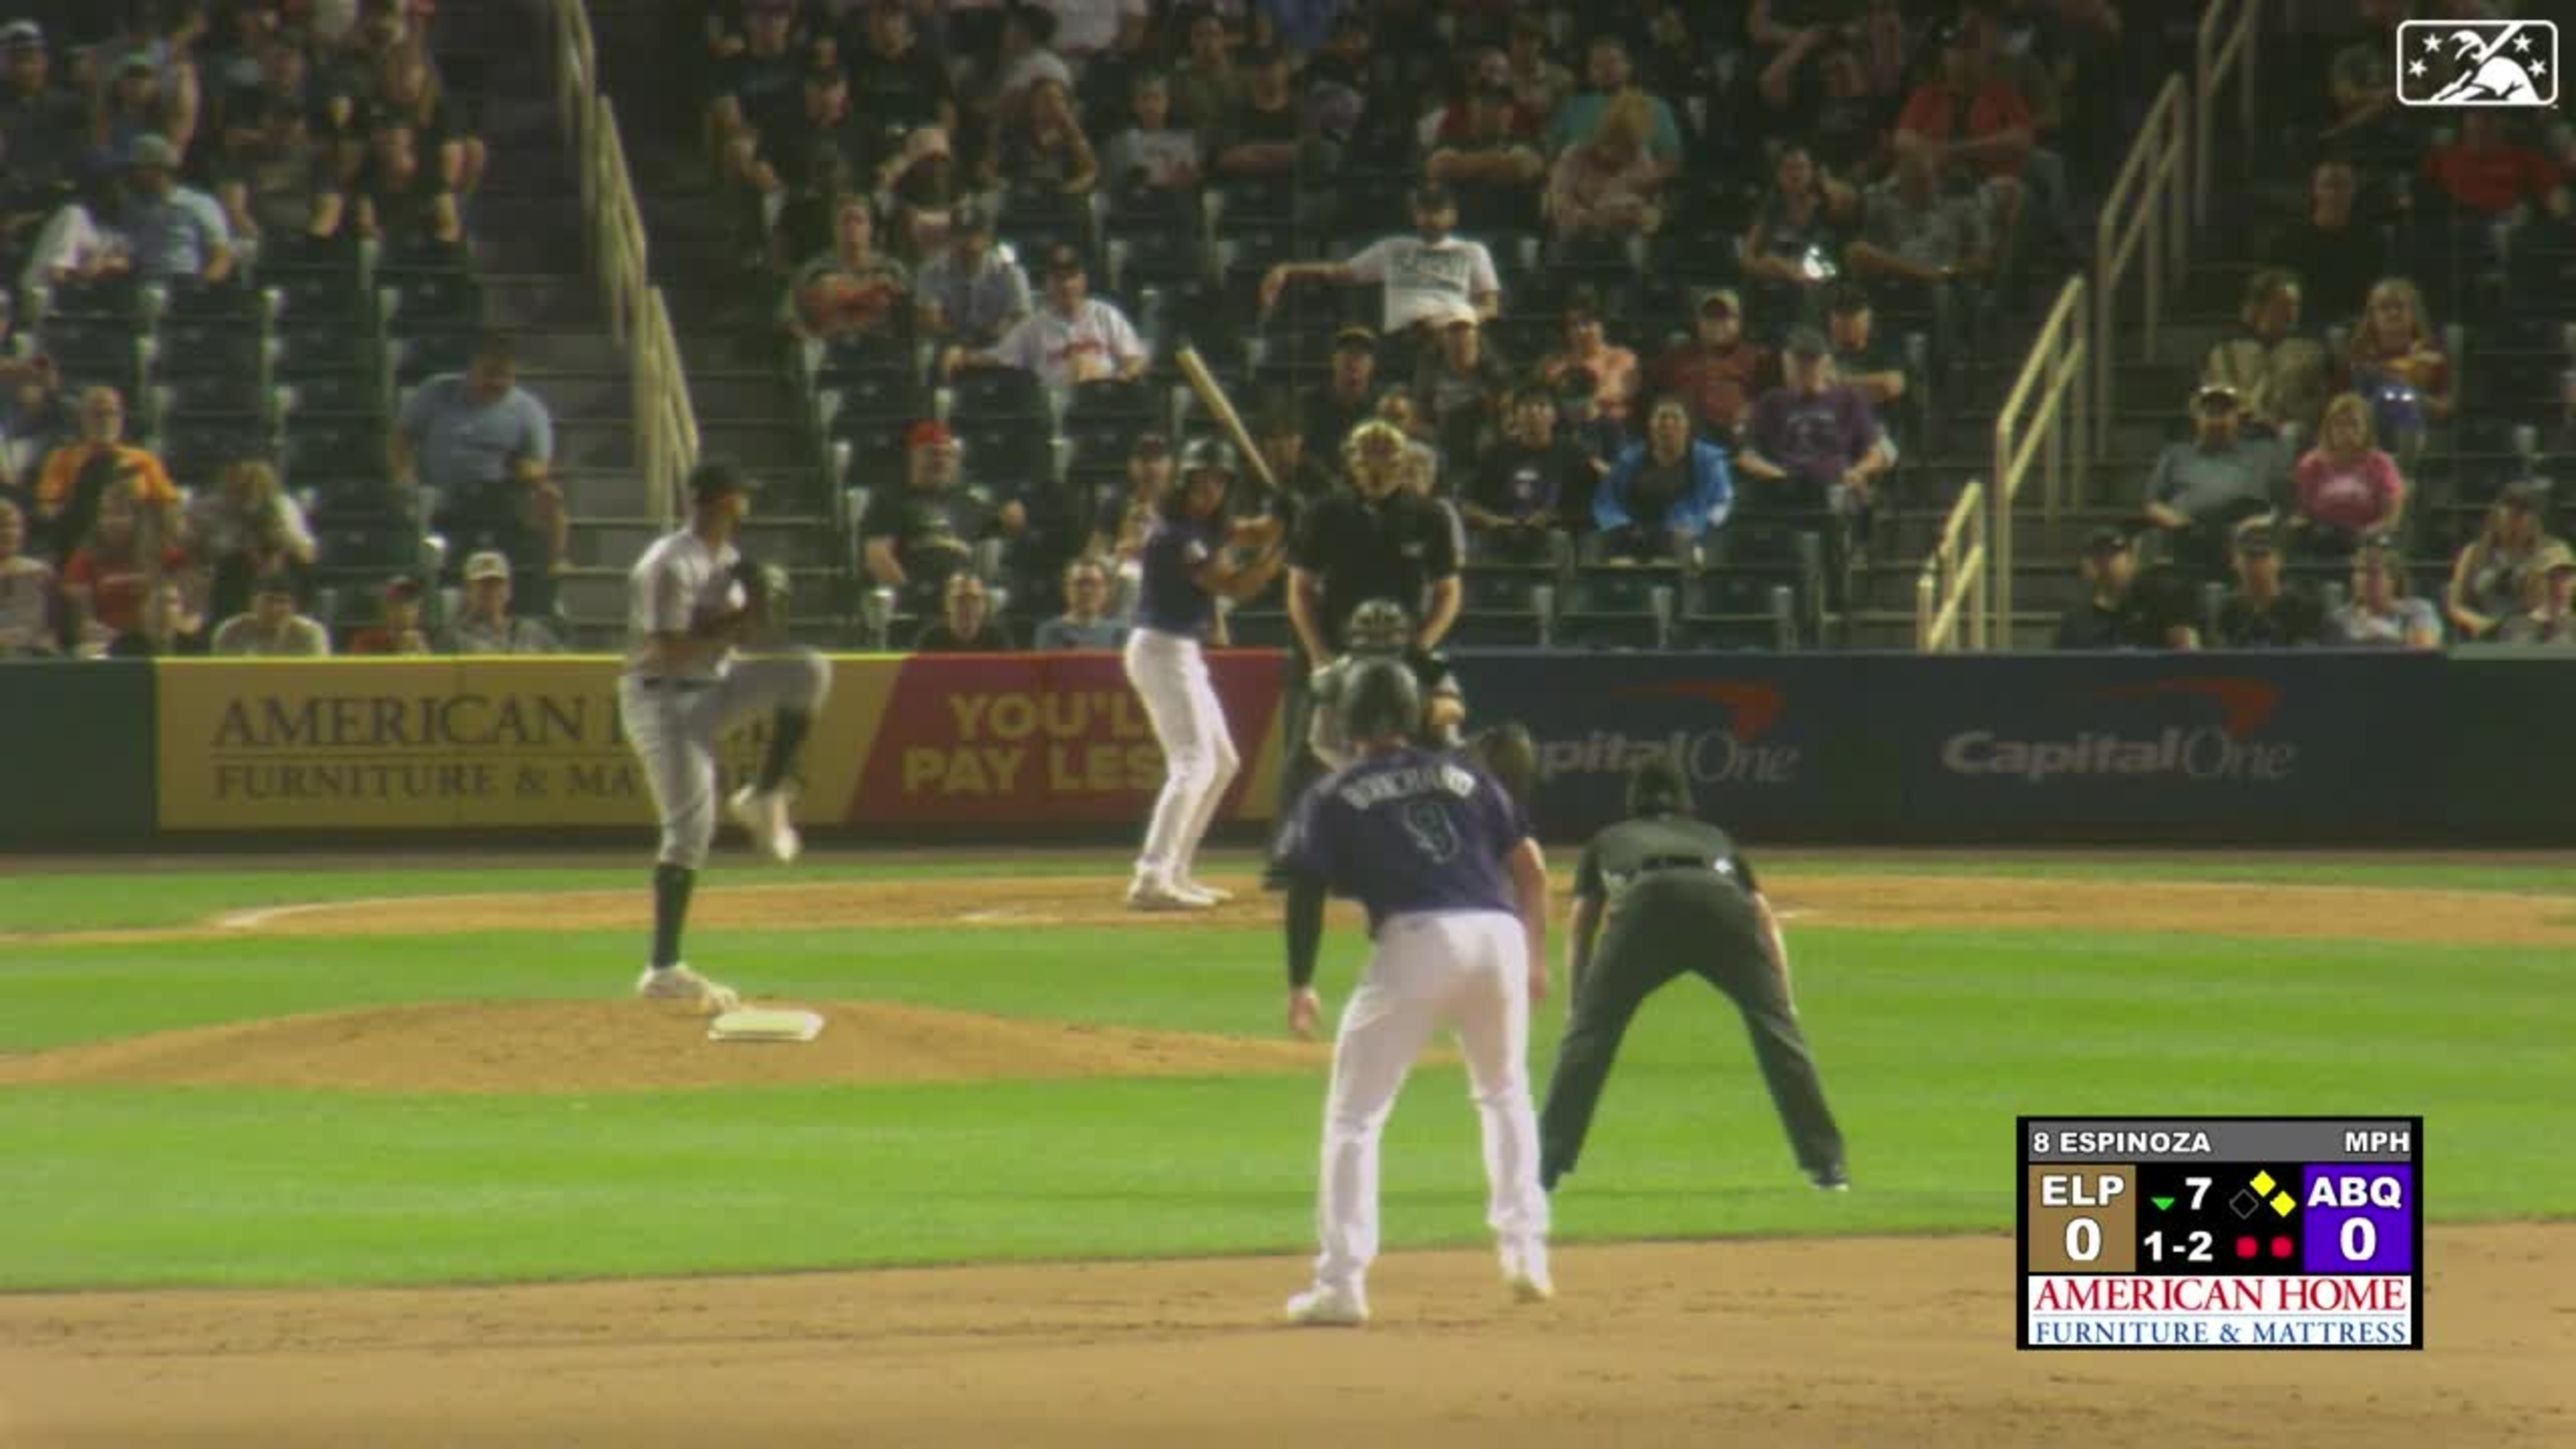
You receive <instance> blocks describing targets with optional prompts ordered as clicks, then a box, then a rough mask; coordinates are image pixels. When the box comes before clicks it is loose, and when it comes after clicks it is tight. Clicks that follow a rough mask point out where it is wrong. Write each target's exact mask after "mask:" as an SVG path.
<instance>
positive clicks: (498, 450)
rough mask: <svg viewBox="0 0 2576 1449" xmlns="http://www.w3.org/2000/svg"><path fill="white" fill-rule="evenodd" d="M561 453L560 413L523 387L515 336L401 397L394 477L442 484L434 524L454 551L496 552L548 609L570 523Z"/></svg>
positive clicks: (486, 346) (533, 602) (420, 484)
mask: <svg viewBox="0 0 2576 1449" xmlns="http://www.w3.org/2000/svg"><path fill="white" fill-rule="evenodd" d="M554 454H555V430H554V420H553V418H552V417H551V416H549V415H548V414H547V412H546V406H545V404H544V403H541V402H539V401H537V398H536V395H535V394H533V393H531V392H529V391H527V390H526V389H525V388H522V387H520V386H519V385H518V366H517V363H516V361H515V360H514V358H513V357H512V354H511V350H510V344H509V341H508V339H506V338H503V337H498V336H487V337H485V338H484V339H483V340H482V341H481V342H480V343H478V344H477V345H476V347H475V349H474V357H473V360H472V361H471V362H469V363H468V364H467V365H466V369H465V371H464V372H462V373H454V372H450V373H442V374H440V375H439V376H436V377H433V378H431V379H430V380H429V381H427V382H424V383H422V384H421V385H420V387H419V389H418V390H416V391H415V392H413V393H412V395H411V399H410V400H409V401H408V402H406V403H404V404H403V411H402V417H401V418H400V420H399V421H397V423H396V424H395V426H394V433H393V458H392V463H393V475H394V483H395V486H396V487H397V488H401V489H406V490H408V489H414V488H427V489H432V490H435V492H436V495H437V499H436V508H435V511H434V513H433V515H432V519H431V521H432V522H433V523H434V524H435V525H436V526H437V527H438V528H439V529H440V530H441V531H442V532H443V533H445V534H446V536H447V541H448V546H449V549H450V551H451V553H452V554H453V555H455V556H457V557H463V556H464V555H466V554H468V553H471V552H473V551H475V550H477V549H487V548H489V549H498V550H499V551H500V552H501V553H502V554H503V555H504V556H505V557H506V558H508V559H509V561H510V563H511V567H512V569H513V571H514V572H515V573H516V574H517V576H518V577H519V578H520V579H522V580H524V581H526V582H527V583H528V585H529V588H528V590H527V593H528V594H529V595H530V597H529V598H528V600H527V603H528V605H529V607H530V608H532V609H534V610H537V611H539V612H542V611H543V610H544V609H545V608H546V607H548V606H549V605H550V604H551V603H552V594H553V579H554V574H555V570H556V568H557V566H558V565H560V564H561V563H562V562H563V559H564V557H565V552H566V543H567V541H568V538H569V534H570V529H571V523H570V520H569V519H568V518H567V517H566V515H565V512H564V495H563V489H562V488H561V487H560V486H558V485H557V484H556V483H555V482H554V481H553V479H551V478H550V477H548V476H547V474H548V468H549V465H550V464H552V462H553V461H554Z"/></svg>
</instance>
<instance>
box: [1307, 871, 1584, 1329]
mask: <svg viewBox="0 0 2576 1449" xmlns="http://www.w3.org/2000/svg"><path fill="white" fill-rule="evenodd" d="M1529 1006H1530V1004H1529V947H1528V941H1527V938H1526V937H1524V936H1523V935H1522V933H1521V923H1520V921H1519V919H1518V918H1517V917H1513V916H1509V915H1505V914H1503V913H1501V912H1499V911H1465V912H1456V913H1426V914H1421V915H1406V916H1391V917H1389V918H1388V919H1387V920H1386V921H1385V922H1384V923H1383V924H1382V925H1381V926H1379V928H1378V934H1377V947H1376V949H1375V951H1374V952H1372V953H1371V955H1370V957H1369V964H1368V972H1367V974H1366V975H1365V976H1363V977H1362V978H1361V980H1360V985H1359V989H1358V990H1357V991H1355V992H1353V993H1352V994H1351V999H1350V1004H1349V1005H1347V1006H1345V1007H1344V1008H1343V1009H1342V1026H1341V1033H1340V1035H1339V1036H1337V1037H1336V1038H1335V1039H1334V1041H1333V1087H1332V1093H1331V1095H1330V1096H1329V1097H1327V1098H1326V1099H1325V1102H1324V1167H1323V1187H1322V1190H1321V1192H1320V1193H1319V1194H1318V1202H1317V1207H1316V1217H1317V1226H1318V1229H1319V1235H1320V1236H1321V1238H1322V1240H1323V1251H1322V1252H1321V1253H1319V1254H1318V1255H1317V1256H1316V1259H1315V1281H1316V1282H1317V1283H1320V1284H1323V1285H1325V1286H1327V1287H1331V1288H1339V1289H1346V1290H1350V1291H1354V1292H1359V1291H1364V1287H1365V1285H1364V1284H1363V1282H1362V1279H1363V1278H1364V1277H1365V1276H1366V1274H1367V1272H1368V1266H1369V1263H1370V1262H1371V1261H1372V1260H1374V1259H1375V1258H1376V1257H1377V1159H1378V1139H1379V1136H1380V1134H1381V1133H1382V1132H1383V1131H1384V1129H1385V1127H1386V1118H1387V1113H1388V1112H1390V1111H1391V1110H1393V1109H1394V1106H1395V1097H1396V1093H1397V1092H1399V1091H1401V1090H1402V1089H1403V1087H1404V1078H1405V1074H1406V1073H1407V1072H1409V1071H1411V1070H1412V1068H1413V1062H1414V1059H1415V1058H1416V1057H1419V1056H1420V1055H1421V1054H1422V1048H1423V1047H1424V1045H1425V1044H1427V1043H1428V1042H1429V1041H1430V1040H1431V1033H1432V1032H1433V1031H1434V1030H1436V1029H1438V1028H1439V1027H1441V1026H1444V1025H1447V1026H1454V1027H1456V1028H1457V1032H1458V1045H1459V1047H1460V1048H1461V1050H1462V1051H1463V1052H1464V1054H1465V1056H1466V1058H1467V1090H1468V1095H1469V1098H1470V1099H1471V1100H1472V1101H1474V1102H1475V1104H1476V1115H1477V1117H1478V1119H1479V1122H1480V1124H1481V1125H1482V1127H1483V1129H1484V1137H1485V1186H1486V1198H1485V1223H1486V1225H1487V1226H1488V1227H1490V1228H1492V1229H1493V1230H1494V1234H1495V1237H1496V1238H1497V1239H1498V1240H1500V1241H1501V1242H1503V1243H1505V1244H1508V1245H1512V1246H1514V1247H1519V1246H1525V1245H1527V1246H1535V1245H1537V1244H1540V1243H1543V1242H1545V1241H1546V1238H1547V1194H1546V1193H1545V1192H1543V1191H1541V1190H1540V1188H1539V1185H1538V1118H1537V1114H1536V1113H1535V1112H1534V1111H1533V1110H1532V1108H1531V1106H1530V1083H1529Z"/></svg>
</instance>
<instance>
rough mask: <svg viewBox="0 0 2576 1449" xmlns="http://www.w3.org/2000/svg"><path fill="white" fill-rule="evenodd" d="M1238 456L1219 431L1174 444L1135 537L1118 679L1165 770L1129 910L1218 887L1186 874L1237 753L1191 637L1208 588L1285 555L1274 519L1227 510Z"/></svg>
mask: <svg viewBox="0 0 2576 1449" xmlns="http://www.w3.org/2000/svg"><path fill="white" fill-rule="evenodd" d="M1236 468H1237V460H1236V458H1235V454H1234V449H1233V447H1232V446H1231V445H1229V444H1227V443H1225V442H1224V441H1222V440H1220V439H1216V438H1200V439H1198V440H1197V441H1195V442H1193V443H1191V444H1190V445H1189V446H1188V447H1187V448H1186V449H1184V450H1183V451H1182V453H1181V477H1180V484H1179V486H1178V487H1177V488H1176V489H1175V490H1174V491H1173V492H1172V493H1171V494H1169V495H1168V496H1167V497H1166V498H1165V500H1164V501H1163V502H1162V503H1160V504H1158V505H1157V506H1156V517H1155V519H1154V523H1153V528H1152V531H1151V532H1150V533H1149V534H1148V535H1147V536H1146V539H1145V551H1144V558H1143V566H1142V578H1141V580H1140V581H1139V583H1138V585H1137V592H1136V625H1135V628H1134V629H1133V630H1131V631H1130V632H1129V633H1128V635H1127V648H1126V655H1125V659H1126V665H1127V680H1128V682H1129V683H1131V684H1133V685H1134V686H1135V687H1136V693H1137V696H1138V697H1139V698H1141V699H1143V700H1144V702H1145V718H1146V719H1147V721H1149V722H1150V723H1151V724H1152V725H1153V727H1154V739H1155V741H1156V743H1158V744H1160V745H1161V746H1162V747H1163V769H1164V775H1163V790H1162V793H1161V794H1160V795H1158V796H1156V797H1155V799H1154V814H1153V818H1152V819H1151V820H1150V821H1149V822H1147V824H1146V827H1145V845H1144V849H1143V850H1142V851H1141V852H1140V853H1139V854H1138V855H1137V857H1136V875H1135V878H1134V880H1132V881H1131V882H1130V883H1129V884H1128V887H1127V904H1128V906H1129V907H1130V908H1132V909H1135V910H1139V911H1195V910H1206V909H1209V908H1210V907H1213V906H1216V905H1219V904H1221V903H1223V902H1224V901H1225V900H1226V899H1227V893H1226V892H1224V891H1220V890H1216V889H1213V888H1211V887H1208V886H1203V885H1201V884H1199V883H1198V881H1197V880H1195V879H1193V876H1192V867H1193V866H1195V865H1196V864H1197V862H1198V853H1199V842H1200V841H1201V840H1204V839H1205V838H1206V837H1207V832H1208V826H1209V825H1211V824H1213V823H1214V822H1215V820H1216V810H1217V805H1218V802H1220V801H1222V800H1223V799H1224V798H1225V787H1226V786H1227V785H1229V784H1231V783H1232V782H1233V780H1234V772H1235V771H1236V770H1237V769H1238V768H1240V767H1241V765H1242V757H1241V756H1240V755H1239V754H1238V753H1237V752H1236V751H1235V748H1234V740H1233V738H1232V736H1230V735H1228V734H1227V733H1226V726H1225V709H1224V706H1223V705H1222V704H1220V703H1219V702H1218V700H1217V697H1216V686H1215V685H1214V684H1213V683H1211V682H1210V681H1209V679H1208V670H1207V659H1206V657H1205V656H1204V655H1203V654H1201V653H1200V650H1199V645H1200V641H1201V640H1202V639H1204V638H1205V637H1206V636H1207V632H1208V625H1209V623H1210V622H1211V621H1212V620H1213V619H1214V617H1215V614H1216V601H1217V599H1218V598H1220V597H1223V598H1227V599H1232V600H1235V601H1237V602H1241V601H1242V600H1245V599H1249V598H1252V597H1253V596H1254V595H1256V594H1259V593H1260V592H1261V591H1262V590H1263V589H1265V588H1268V587H1269V586H1270V581H1271V580H1273V579H1275V578H1277V577H1279V571H1280V569H1281V568H1282V567H1283V566H1284V565H1285V564H1286V563H1287V559H1288V555H1287V549H1286V544H1285V541H1284V540H1283V538H1282V536H1281V533H1280V529H1279V525H1278V523H1277V522H1276V521H1275V520H1272V519H1266V518H1257V519H1247V520H1244V521H1242V522H1240V523H1228V522H1227V520H1226V515H1225V495H1226V491H1227V490H1228V489H1230V488H1232V487H1233V486H1234V475H1235V472H1236Z"/></svg>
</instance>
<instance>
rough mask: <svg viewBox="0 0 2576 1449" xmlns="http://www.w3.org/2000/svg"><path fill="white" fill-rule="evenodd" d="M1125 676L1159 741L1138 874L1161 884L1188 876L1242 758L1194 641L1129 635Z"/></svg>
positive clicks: (1156, 633)
mask: <svg viewBox="0 0 2576 1449" xmlns="http://www.w3.org/2000/svg"><path fill="white" fill-rule="evenodd" d="M1125 658H1126V664H1127V682H1128V683H1130V684H1132V685H1134V686H1135V687H1136V694H1137V696H1138V697H1139V698H1141V699H1143V700H1144V702H1145V718H1146V720H1147V721H1148V722H1150V723H1151V724H1152V725H1153V727H1154V739H1155V742H1156V743H1158V744H1160V745H1161V746H1162V747H1163V790H1162V793H1161V794H1159V795H1157V796H1155V797H1154V815H1153V818H1152V820H1150V821H1149V822H1148V823H1147V824H1146V827H1145V847H1144V850H1143V852H1142V853H1141V854H1139V855H1138V856H1137V857H1136V875H1137V877H1138V878H1139V879H1141V880H1151V881H1155V882H1158V883H1160V884H1163V885H1170V884H1173V883H1174V882H1177V881H1185V880H1188V879H1189V878H1190V872H1191V868H1192V867H1193V866H1194V865H1196V864H1197V862H1198V854H1199V842H1200V841H1202V840H1204V839H1206V838H1207V833H1208V827H1209V826H1210V825H1212V824H1214V823H1215V822H1216V809H1217V804H1218V802H1219V801H1221V800H1223V799H1224V798H1225V787H1226V786H1227V785H1229V784H1231V783H1233V781H1234V774H1235V771H1237V770H1238V769H1241V768H1242V766H1243V759H1242V757H1241V756H1240V755H1238V754H1236V753H1235V749H1234V740H1233V737H1232V736H1230V735H1228V734H1227V733H1226V728H1225V707H1224V706H1223V705H1221V704H1219V703H1218V702H1217V697H1216V685H1215V684H1214V683H1213V682H1211V681H1210V680H1209V678H1208V669H1207V658H1206V656H1204V655H1202V654H1201V653H1200V652H1199V641H1197V640H1196V639H1191V638H1187V637H1185V636H1183V635H1179V634H1166V633H1163V632H1162V631H1160V630H1157V629H1133V630H1130V631H1129V632H1128V635H1127V651H1126V656H1125Z"/></svg>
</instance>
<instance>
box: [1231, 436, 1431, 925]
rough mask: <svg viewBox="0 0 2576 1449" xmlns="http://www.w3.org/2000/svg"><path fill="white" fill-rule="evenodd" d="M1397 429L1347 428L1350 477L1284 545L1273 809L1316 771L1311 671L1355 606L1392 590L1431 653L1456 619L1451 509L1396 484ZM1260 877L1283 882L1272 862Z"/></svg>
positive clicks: (1335, 648)
mask: <svg viewBox="0 0 2576 1449" xmlns="http://www.w3.org/2000/svg"><path fill="white" fill-rule="evenodd" d="M1404 450H1405V439H1404V434H1402V433H1401V432H1398V431H1397V430H1396V428H1395V425H1394V424H1392V423H1385V422H1374V421H1372V422H1366V423H1362V424H1360V425H1359V426H1358V427H1356V428H1353V429H1352V430H1351V435H1350V438H1349V439H1348V440H1347V441H1346V442H1345V443H1344V445H1343V448H1342V457H1343V463H1344V466H1345V467H1347V468H1348V469H1349V471H1350V477H1351V486H1350V488H1349V489H1348V490H1346V491H1342V492H1336V493H1335V494H1333V495H1332V496H1331V497H1329V498H1325V499H1322V500H1319V501H1317V502H1316V503H1314V504H1313V505H1312V506H1310V507H1308V508H1307V509H1306V510H1305V512H1304V516H1303V517H1301V518H1300V519H1299V520H1298V523H1297V537H1296V540H1295V543H1294V545H1293V547H1291V548H1290V550H1289V553H1288V622H1289V624H1290V625H1291V626H1292V627H1293V628H1294V630H1295V632H1296V637H1297V648H1296V649H1295V650H1294V651H1292V652H1291V653H1290V655H1289V658H1288V680H1287V688H1286V691H1285V695H1284V698H1283V699H1282V701H1281V709H1282V712H1283V715H1284V719H1283V720H1282V724H1283V726H1284V731H1285V732H1284V734H1283V736H1282V737H1283V738H1285V739H1286V740H1288V741H1289V750H1288V758H1287V760H1286V761H1285V762H1284V766H1283V768H1282V769H1281V770H1280V772H1279V818H1280V819H1281V820H1282V821H1285V820H1287V819H1288V818H1289V816H1290V814H1291V812H1292V810H1293V809H1294V807H1295V805H1296V803H1297V799H1298V797H1299V796H1301V795H1303V794H1304V793H1305V791H1306V787H1307V786H1308V785H1310V784H1313V783H1314V780H1315V777H1316V776H1317V775H1319V774H1321V773H1322V764H1321V762H1320V761H1318V760H1316V759H1315V757H1314V755H1313V754H1312V753H1311V752H1310V751H1308V750H1307V749H1306V747H1305V741H1306V738H1307V735H1308V733H1309V731H1310V729H1311V723H1310V721H1311V712H1312V710H1313V709H1314V701H1313V692H1312V680H1311V675H1312V674H1313V673H1314V672H1316V671H1320V670H1322V669H1324V668H1326V667H1327V666H1329V665H1331V664H1332V662H1333V661H1334V660H1335V659H1337V658H1339V657H1340V656H1341V654H1342V653H1343V651H1344V650H1346V649H1348V648H1349V647H1350V638H1349V624H1350V618H1351V615H1352V613H1353V612H1355V611H1356V610H1357V609H1358V608H1359V606H1360V605H1361V604H1363V603H1365V602H1367V601H1368V600H1370V599H1392V600H1394V601H1395V602H1396V603H1397V604H1398V605H1400V606H1401V607H1402V608H1403V609H1404V611H1405V613H1406V614H1407V615H1409V616H1410V617H1412V618H1416V619H1419V620H1421V621H1422V624H1421V627H1419V628H1418V629H1416V630H1415V631H1414V634H1413V638H1412V639H1411V640H1410V641H1409V643H1410V646H1411V648H1410V650H1409V651H1408V652H1411V653H1418V654H1429V653H1431V652H1432V651H1434V650H1436V649H1438V648H1439V647H1440V641H1441V640H1442V639H1445V638H1447V637H1448V634H1449V629H1450V626H1451V625H1453V624H1456V623H1457V622H1458V606H1459V598H1460V596H1459V586H1458V544H1457V535H1456V534H1455V533H1454V532H1453V531H1452V530H1451V528H1450V526H1449V514H1448V512H1447V511H1446V510H1444V509H1443V508H1441V507H1440V506H1439V505H1438V504H1436V503H1433V502H1431V501H1430V500H1428V499H1425V498H1422V497H1419V496H1417V495H1416V494H1414V493H1413V491H1412V490H1410V489H1408V488H1405V487H1403V486H1402V481H1403V468H1404ZM1266 884H1269V885H1271V886H1273V887H1277V886H1280V885H1282V884H1284V882H1283V881H1282V880H1281V879H1280V878H1279V877H1278V875H1277V873H1276V872H1275V871H1273V872H1272V874H1271V875H1270V877H1269V878H1268V880H1267V881H1266Z"/></svg>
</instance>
